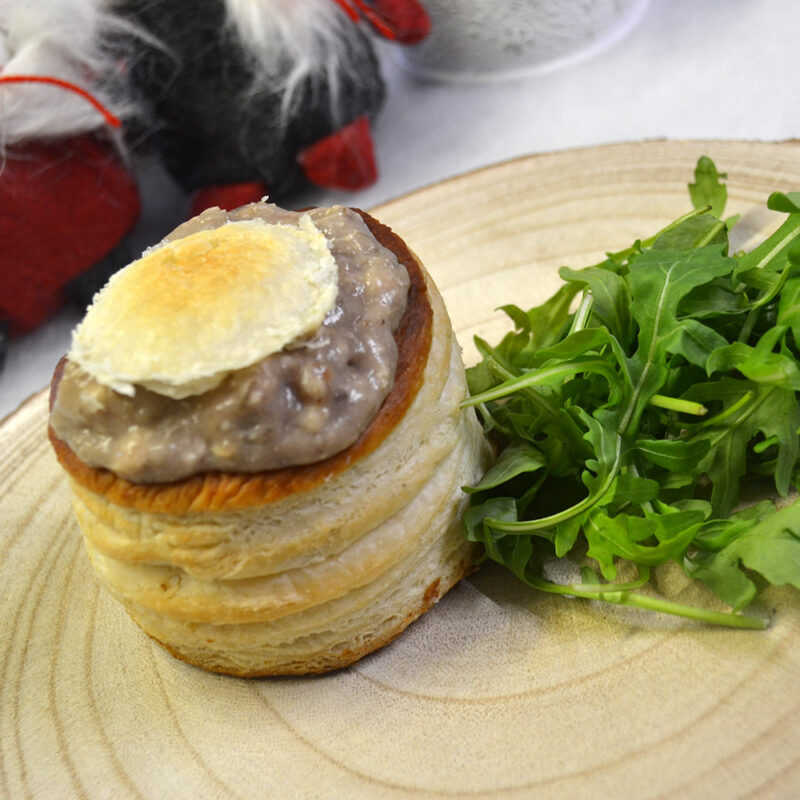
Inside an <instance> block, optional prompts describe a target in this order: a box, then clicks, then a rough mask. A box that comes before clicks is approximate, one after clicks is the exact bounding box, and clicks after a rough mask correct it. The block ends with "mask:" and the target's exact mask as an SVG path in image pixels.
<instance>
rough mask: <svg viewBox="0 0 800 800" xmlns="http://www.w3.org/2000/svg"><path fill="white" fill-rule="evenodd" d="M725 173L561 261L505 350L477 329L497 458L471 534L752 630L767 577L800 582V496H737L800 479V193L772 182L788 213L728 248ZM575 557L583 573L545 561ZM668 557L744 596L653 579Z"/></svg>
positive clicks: (479, 371) (550, 585)
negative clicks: (641, 234) (761, 237)
mask: <svg viewBox="0 0 800 800" xmlns="http://www.w3.org/2000/svg"><path fill="white" fill-rule="evenodd" d="M724 179H726V176H725V175H723V174H720V173H718V172H717V169H716V167H715V165H714V163H713V162H712V161H711V160H710V159H709V158H706V157H703V158H701V159H700V160H699V161H698V163H697V168H696V170H695V182H694V183H693V184H690V186H689V193H690V198H691V202H692V205H693V207H694V210H693V211H690V212H689V213H687V214H686V215H684V216H683V217H681V218H680V219H678V220H676V221H675V222H673V223H671V224H670V225H668V226H667V227H666V228H664V229H663V230H661V231H660V232H659V233H657V234H656V235H654V236H651V237H650V238H648V239H643V240H641V241H636V242H634V243H633V244H632V245H631V246H630V247H629V248H627V249H626V250H622V251H620V252H617V253H610V254H608V256H607V258H606V259H605V260H604V261H603V262H601V263H599V264H597V265H595V266H592V267H587V268H585V269H570V268H568V267H563V268H562V269H561V270H560V271H559V274H560V276H561V278H562V279H563V280H564V283H563V285H562V286H561V288H560V289H559V290H558V291H557V292H556V293H555V294H554V295H553V296H552V297H551V298H550V299H549V300H547V301H546V302H545V303H543V304H542V305H540V306H536V307H535V308H532V309H530V310H528V311H525V310H522V309H520V308H518V307H517V306H514V305H508V306H504V307H503V309H502V310H503V311H504V312H505V313H506V314H507V315H508V316H509V317H510V318H511V320H512V322H513V325H514V330H513V331H512V332H510V333H508V334H507V335H506V336H505V337H504V338H503V339H502V341H500V343H499V344H498V345H497V346H495V347H492V346H490V345H489V344H488V343H487V342H485V341H483V340H482V339H480V338H476V340H475V341H476V344H477V347H478V350H479V352H480V354H481V356H482V360H481V362H480V363H479V364H477V365H476V366H474V367H471V368H470V369H469V370H468V371H467V372H468V381H469V388H470V393H471V397H470V398H469V399H468V400H467V401H466V403H465V405H471V406H475V407H476V409H477V411H478V413H479V416H480V418H481V419H482V421H483V424H484V427H485V429H486V431H487V433H489V434H490V435H491V437H492V438H493V439H494V440H495V441H496V442H497V444H498V457H497V460H496V462H495V464H494V465H493V466H492V468H491V469H490V470H489V471H488V472H487V473H486V474H485V475H484V477H483V479H482V480H481V481H480V483H478V484H477V485H476V486H473V487H469V488H467V489H466V491H468V492H469V493H470V495H471V506H470V508H469V510H468V512H467V514H466V516H465V526H466V530H467V536H468V537H469V538H470V539H471V540H473V541H477V542H481V543H483V545H484V546H485V552H486V557H488V558H490V559H492V560H494V561H497V562H499V563H501V564H504V565H505V566H507V567H508V568H509V569H511V570H512V572H513V573H514V574H515V575H517V576H518V577H519V578H521V579H522V580H523V581H525V583H527V584H529V585H530V586H533V587H535V588H538V589H542V590H545V591H549V592H556V593H559V594H564V595H571V596H573V597H581V598H591V599H595V600H604V601H607V602H611V603H619V604H624V605H630V606H637V607H639V608H647V609H652V610H655V611H662V612H666V613H670V614H678V615H681V616H686V617H691V618H694V619H699V620H704V621H707V622H712V623H718V624H723V625H731V626H736V627H749V628H763V627H765V625H766V621H765V620H764V619H763V618H762V617H760V616H752V615H750V616H748V615H744V614H742V613H740V612H741V611H742V609H744V608H745V607H746V606H748V605H749V604H750V602H751V601H752V600H753V599H754V598H755V596H756V594H757V592H758V590H759V587H762V586H763V585H765V584H773V585H782V584H790V585H792V586H794V587H796V588H800V504H798V503H794V504H789V505H785V504H777V505H776V503H775V502H773V501H772V500H761V501H759V502H756V503H754V504H751V505H747V504H743V503H742V502H741V499H742V498H741V497H740V492H741V490H742V489H743V487H744V486H747V487H752V486H754V485H759V486H763V487H764V491H763V492H762V495H767V494H769V493H771V494H772V495H774V496H775V497H778V496H780V497H784V498H786V497H788V496H789V495H790V493H791V492H792V490H794V489H796V488H797V486H798V481H800V439H799V438H798V433H799V432H800V402H798V392H800V192H790V193H788V194H779V193H775V194H773V195H771V196H770V198H769V200H768V201H767V207H768V208H770V209H772V210H774V211H778V212H782V213H784V214H786V215H787V216H786V219H785V221H784V222H783V223H782V224H781V225H780V227H779V228H778V229H777V230H776V231H775V233H773V234H772V235H771V236H769V237H768V238H766V240H765V241H763V242H762V243H761V244H760V245H758V246H757V247H755V249H753V250H750V251H749V252H738V253H731V252H729V243H728V233H729V230H730V228H731V227H732V225H733V224H734V222H735V220H733V219H724V218H723V213H724V207H725V201H726V198H727V190H726V187H725V183H724ZM781 506H782V507H781ZM564 558H568V559H571V560H572V561H574V563H575V564H576V565H578V567H579V568H580V576H581V577H580V579H577V580H576V582H574V583H570V584H568V585H567V584H562V583H558V582H554V581H553V580H552V579H548V577H547V574H549V573H548V564H552V560H553V559H564ZM670 561H674V562H677V563H678V564H680V565H681V566H682V568H683V570H684V571H685V572H686V574H687V575H689V576H690V577H692V578H695V579H697V580H700V581H703V582H704V583H705V584H706V585H707V586H709V587H710V588H711V589H712V590H713V591H714V592H715V593H716V594H717V595H718V596H719V597H720V598H721V599H722V600H723V601H724V602H725V603H726V604H727V605H728V606H730V607H731V611H730V612H728V611H724V610H712V609H709V608H697V607H694V606H689V605H684V604H681V603H675V602H672V601H669V600H666V599H664V598H663V597H661V596H659V595H657V594H654V592H653V591H652V590H649V589H647V587H646V584H648V582H649V581H650V571H651V569H652V568H653V567H656V566H658V565H660V564H664V563H666V562H670ZM623 565H627V566H626V569H625V570H624V573H623V572H621V570H620V567H622V566H623ZM631 565H633V566H634V567H635V570H633V569H630V566H631ZM620 574H625V575H627V576H628V578H627V579H625V580H621V579H620V578H619V575H620ZM643 588H644V589H646V590H645V591H642V589H643Z"/></svg>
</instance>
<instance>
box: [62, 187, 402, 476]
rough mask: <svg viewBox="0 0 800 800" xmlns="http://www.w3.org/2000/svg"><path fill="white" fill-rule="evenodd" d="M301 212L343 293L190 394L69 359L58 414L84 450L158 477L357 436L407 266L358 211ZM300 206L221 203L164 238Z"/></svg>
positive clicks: (281, 461)
mask: <svg viewBox="0 0 800 800" xmlns="http://www.w3.org/2000/svg"><path fill="white" fill-rule="evenodd" d="M303 213H309V214H310V216H311V218H312V220H313V221H314V224H315V225H316V226H317V227H318V228H319V229H320V230H321V231H322V232H323V233H324V234H325V236H326V237H327V238H328V240H329V241H330V242H331V252H332V254H333V256H334V258H335V260H336V263H337V266H338V270H339V294H338V298H337V301H336V305H335V306H334V308H333V309H332V310H331V311H330V312H329V313H328V314H327V316H326V318H325V320H324V322H323V323H322V325H321V326H320V327H319V328H318V329H317V331H316V332H315V333H314V334H313V335H311V336H309V337H307V338H305V339H303V340H300V341H296V342H294V343H292V345H290V346H289V347H287V348H285V349H284V350H283V351H281V352H280V353H275V354H273V355H271V356H269V357H268V358H266V359H264V360H263V361H261V362H259V363H257V364H254V365H253V366H250V367H247V368H245V369H242V370H238V371H236V372H233V373H231V374H230V375H229V376H228V377H227V378H226V379H225V380H224V381H223V382H222V383H221V384H220V385H219V386H218V387H216V388H215V389H212V390H211V391H208V392H206V393H204V394H201V395H197V396H194V397H188V398H185V399H183V400H173V399H171V398H168V397H164V396H162V395H159V394H155V393H154V392H150V391H148V390H146V389H143V388H141V387H137V388H136V393H135V395H134V396H133V397H126V396H125V395H121V394H119V393H117V392H115V391H114V390H113V389H110V388H108V387H107V386H103V385H101V384H100V383H98V382H97V381H95V380H94V379H93V378H92V377H91V376H89V375H88V374H86V373H85V372H83V371H82V370H81V369H80V368H79V367H78V366H77V365H75V364H73V363H71V362H68V363H67V364H66V367H65V369H64V372H63V375H62V378H61V381H60V383H59V384H58V388H57V393H56V398H55V402H54V405H53V410H52V413H51V425H52V427H53V429H54V430H55V432H56V433H57V434H58V436H59V437H60V438H61V439H63V440H64V441H65V442H66V443H67V444H68V445H69V446H70V448H71V449H72V450H73V451H74V452H75V453H76V454H77V455H78V457H79V458H80V459H81V460H82V461H84V462H85V463H87V464H89V465H90V466H93V467H106V468H108V469H110V470H111V471H113V472H114V473H115V474H116V475H119V476H120V477H123V478H126V479H127V480H130V481H133V482H136V483H155V482H158V483H163V482H169V481H174V480H178V479H180V478H185V477H187V476H189V475H193V474H196V473H199V472H207V471H214V470H221V471H226V472H255V471H260V470H269V469H277V468H280V467H286V466H291V465H298V464H308V463H313V462H316V461H320V460H322V459H324V458H327V457H328V456H331V455H333V454H335V453H338V452H339V451H341V450H343V449H345V448H346V447H348V446H349V445H351V444H352V443H353V442H355V441H356V439H357V438H358V437H359V435H360V434H361V432H362V431H363V430H364V428H366V426H367V425H368V424H369V422H370V420H371V419H372V417H373V416H374V415H375V413H376V412H377V410H378V409H379V408H380V406H381V403H382V402H383V400H384V398H385V397H386V395H387V394H388V393H389V391H390V390H391V387H392V385H393V382H394V374H395V370H396V367H397V345H396V343H395V340H394V335H393V334H394V332H395V330H396V329H397V326H398V325H399V324H400V320H401V318H402V316H403V312H404V311H405V307H406V302H407V296H408V286H409V278H408V273H407V272H406V270H405V268H404V267H403V266H402V265H401V264H399V263H398V261H397V258H396V257H395V256H394V255H393V254H392V253H391V252H390V251H389V250H387V249H386V248H384V247H383V246H382V245H380V244H379V243H378V242H377V240H376V239H375V238H374V236H373V235H372V233H371V232H370V231H369V229H368V228H367V226H366V224H365V223H364V221H363V220H362V219H361V217H360V216H359V215H358V214H356V213H355V212H354V211H351V210H349V209H347V208H342V207H334V208H329V209H313V210H311V211H309V212H303ZM300 216H301V213H298V212H291V211H284V210H282V209H279V208H277V207H276V206H273V205H268V204H265V203H254V204H251V205H249V206H244V207H243V208H241V209H237V210H236V211H233V212H230V213H226V212H224V211H220V210H219V209H214V210H213V211H211V212H205V213H204V214H203V215H201V216H200V217H198V218H195V219H194V220H190V221H189V222H187V223H184V224H183V225H181V226H180V227H179V228H178V229H176V230H175V231H174V232H173V233H172V234H170V236H169V237H167V239H168V240H174V239H176V238H180V237H181V236H188V235H189V234H191V233H195V232H197V231H198V230H202V229H208V228H214V227H219V226H220V225H223V224H225V223H226V222H228V221H237V220H244V219H254V218H260V219H263V220H265V221H266V222H272V223H284V224H296V223H297V221H298V220H299V218H300Z"/></svg>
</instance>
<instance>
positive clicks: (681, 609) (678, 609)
mask: <svg viewBox="0 0 800 800" xmlns="http://www.w3.org/2000/svg"><path fill="white" fill-rule="evenodd" d="M615 595H616V596H615ZM597 599H598V600H604V601H605V602H607V603H617V604H619V605H626V606H633V607H634V608H643V609H646V610H647V611H658V612H660V613H662V614H672V615H673V616H677V617H686V618H687V619H694V620H698V621H699V622H708V623H710V624H712V625H727V626H728V627H729V628H748V629H750V630H764V629H765V628H766V627H767V624H768V623H767V621H766V620H764V619H759V618H758V617H748V616H745V615H744V614H733V613H730V612H728V611H712V610H711V609H707V608H697V606H689V605H685V604H683V603H673V602H672V601H671V600H664V599H663V598H660V597H650V596H648V595H644V594H636V593H634V592H618V593H611V595H610V596H608V597H604V596H603V595H602V594H601V595H600V596H599V597H598V598H597Z"/></svg>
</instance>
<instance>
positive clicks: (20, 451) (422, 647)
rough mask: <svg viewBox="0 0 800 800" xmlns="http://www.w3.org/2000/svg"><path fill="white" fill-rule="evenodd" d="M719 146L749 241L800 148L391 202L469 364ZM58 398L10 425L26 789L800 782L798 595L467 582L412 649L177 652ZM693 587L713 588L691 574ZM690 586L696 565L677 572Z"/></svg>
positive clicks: (577, 162)
mask: <svg viewBox="0 0 800 800" xmlns="http://www.w3.org/2000/svg"><path fill="white" fill-rule="evenodd" d="M701 154H708V155H710V156H711V157H712V158H714V160H715V161H716V163H717V166H718V167H719V168H720V169H721V170H724V171H726V172H727V173H728V175H729V190H730V199H729V208H728V210H729V212H730V213H741V214H742V220H741V222H740V224H739V226H738V228H737V233H736V235H737V237H738V239H737V241H738V242H739V243H740V244H742V245H744V246H747V244H748V242H749V241H752V240H753V239H755V238H758V237H759V236H760V235H761V234H763V232H764V231H766V230H768V229H772V228H773V227H774V226H775V225H776V224H777V222H778V220H779V217H778V215H773V214H771V213H769V212H766V211H764V210H761V209H763V205H764V201H765V200H766V197H767V196H768V194H769V193H770V192H771V191H774V190H784V191H786V190H797V189H800V143H797V142H788V143H780V144H770V143H743V142H716V141H715V142H645V143H639V144H620V145H613V146H606V147H598V148H591V149H585V150H578V151H567V152H559V153H552V154H547V155H538V156H533V157H528V158H522V159H519V160H516V161H512V162H509V163H505V164H500V165H498V166H494V167H490V168H487V169H483V170H480V171H477V172H473V173H470V174H467V175H464V176H461V177H458V178H455V179H452V180H449V181H446V182H444V183H441V184H437V185H434V186H430V187H428V188H426V189H423V190H421V191H418V192H415V193H414V194H411V195H408V196H406V197H402V198H400V199H398V200H395V201H393V202H390V203H387V204H385V205H384V206H382V207H380V208H378V209H375V210H374V213H375V215H376V216H377V217H378V218H379V219H381V220H382V221H384V222H386V223H388V224H389V225H391V226H392V227H394V228H395V230H396V231H397V232H398V233H400V234H401V235H402V236H403V237H404V238H405V239H406V241H407V242H408V244H409V245H410V246H411V247H412V248H413V249H414V250H415V251H416V252H417V253H418V254H419V256H420V257H421V258H422V260H423V261H424V262H425V263H426V264H427V266H428V268H429V269H430V271H431V272H432V274H433V276H434V278H435V279H436V281H437V282H438V284H439V286H440V288H441V289H442V291H443V294H444V296H445V300H446V301H447V305H448V307H449V309H450V312H451V315H452V318H453V322H454V326H455V328H456V331H457V333H458V336H459V339H460V341H461V342H462V344H463V346H464V349H465V356H466V358H467V360H468V361H469V360H472V359H473V358H474V350H473V348H472V345H471V339H472V336H473V335H474V334H476V333H478V334H480V335H482V336H485V337H488V338H489V339H490V340H494V339H496V338H497V337H498V336H500V335H501V334H502V333H503V332H504V331H505V330H506V323H505V321H504V320H503V317H502V315H500V314H498V313H496V312H494V310H493V309H495V308H496V307H497V306H499V305H502V304H504V303H508V302H515V303H517V304H519V305H522V306H526V305H532V304H533V303H535V302H537V301H539V300H541V299H542V298H543V297H544V296H546V295H547V294H548V293H550V292H551V291H552V289H553V288H554V286H555V285H556V282H557V277H556V273H555V270H556V268H557V267H558V266H560V265H562V264H570V265H571V266H576V267H577V266H584V265H586V264H589V263H593V262H594V261H597V260H599V259H600V258H601V257H602V254H603V252H604V251H606V250H612V249H616V248H619V247H623V246H626V245H628V244H629V243H630V242H631V241H632V240H633V239H634V238H636V237H638V236H643V235H647V234H649V233H651V232H654V231H655V230H657V229H658V228H659V227H660V226H661V225H662V224H664V223H666V222H668V221H670V220H671V219H673V218H674V217H676V216H678V215H679V214H680V213H682V212H683V211H685V210H687V209H688V199H687V193H686V188H685V187H686V183H687V182H688V181H689V180H690V179H691V176H692V170H693V167H694V163H695V161H696V159H697V158H698V156H700V155H701ZM45 426H46V400H45V395H44V394H41V395H38V396H36V397H34V398H32V399H31V400H30V401H28V402H27V403H26V404H25V405H23V407H22V408H20V409H19V410H18V411H17V412H16V413H15V414H13V415H12V416H11V417H9V418H7V419H6V420H5V422H4V423H3V424H2V425H0V642H1V643H2V648H1V649H0V675H2V683H0V755H1V756H2V758H1V759H0V795H2V796H3V797H9V798H18V797H27V796H35V797H46V798H61V797H64V798H66V797H69V798H81V797H86V798H101V797H102V798H106V797H114V798H164V797H171V798H179V797H192V798H254V797H275V798H296V797H303V798H305V797H307V798H360V797H366V798H410V797H420V798H453V797H476V798H478V797H480V798H485V797H498V798H523V797H524V798H548V800H550V799H551V798H556V799H557V798H595V797H636V798H639V799H640V800H641V799H643V798H657V797H663V798H667V797H670V798H672V797H681V798H686V797H688V798H726V800H727V798H734V797H741V798H744V797H747V798H756V797H765V798H766V797H769V798H774V797H781V798H788V797H797V796H800V689H799V688H798V686H800V595H798V593H797V592H794V591H793V590H785V589H772V590H769V592H767V593H766V595H765V598H764V608H763V610H764V611H766V612H767V613H769V614H770V615H771V618H772V624H771V626H770V628H769V629H768V630H766V631H764V632H739V631H736V632H733V631H729V630H721V629H715V628H709V627H703V626H700V625H696V624H693V623H689V622H685V621H682V620H674V619H664V618H658V617H654V616H651V615H648V614H647V613H645V612H641V613H640V612H634V611H632V610H629V609H619V608H615V607H600V606H597V605H593V604H587V603H582V602H580V601H569V600H565V599H562V598H555V597H550V596H546V595H542V594H538V593H536V592H533V591H528V590H526V589H525V588H524V587H522V586H520V585H519V584H518V583H517V582H516V581H515V580H514V579H513V578H512V577H511V576H510V575H508V574H506V573H503V572H502V571H500V570H499V569H493V568H491V567H489V568H483V569H482V570H481V571H479V572H478V573H477V574H476V575H475V576H473V577H472V578H471V579H470V580H468V581H464V582H462V583H461V584H460V585H459V586H458V587H457V588H456V589H455V590H453V592H451V593H450V594H449V595H448V596H447V597H445V598H444V599H443V600H442V601H441V602H440V604H439V605H438V606H437V607H436V608H435V609H434V610H433V611H432V612H431V613H429V614H428V615H426V616H425V617H424V618H422V619H421V620H419V621H418V622H417V623H415V624H414V625H413V626H412V627H411V628H409V629H408V630H407V631H406V633H405V634H404V635H403V636H402V637H400V639H398V640H397V641H396V642H395V643H394V644H392V645H391V646H390V647H388V648H385V649H384V650H382V651H380V652H379V653H376V654H374V655H373V656H370V657H368V658H366V659H364V660H363V661H361V662H360V663H358V664H357V665H355V666H354V667H352V668H350V669H348V670H345V671H342V672H339V673H336V674H332V675H328V676H324V677H319V678H312V679H281V680H258V681H246V680H239V679H234V678H228V677H223V676H218V675H212V674H206V673H204V672H201V671H199V670H196V669H193V668H192V667H189V666H186V665H185V664H182V663H180V662H178V661H175V660H173V659H172V658H171V657H170V656H168V655H167V654H166V653H165V652H164V651H162V650H161V649H160V648H159V647H158V646H157V645H155V644H153V643H152V642H151V641H150V640H148V639H147V637H145V636H144V634H142V633H141V632H140V631H139V630H138V629H137V628H136V627H135V626H134V624H133V623H132V622H131V621H130V620H129V619H128V618H127V616H126V615H125V613H124V612H123V611H122V610H121V609H120V608H119V607H118V606H117V605H116V603H115V602H114V601H112V600H111V599H109V598H108V597H107V596H106V595H105V593H104V592H102V591H101V590H100V589H99V588H98V586H97V584H96V583H95V581H94V579H93V577H92V574H91V572H90V569H89V566H88V564H87V561H86V558H85V556H84V553H83V549H82V544H81V541H80V537H79V534H78V530H77V528H76V525H75V523H74V521H73V519H72V516H71V510H70V505H69V497H68V492H67V487H66V482H65V480H64V478H63V477H62V475H61V473H60V471H59V468H58V467H57V465H56V463H55V460H54V458H53V456H52V455H51V452H50V449H49V445H48V444H47V442H46V439H45ZM670 580H673V584H672V587H671V588H672V591H677V593H678V594H680V595H682V596H683V597H684V599H691V595H692V593H693V592H694V591H696V590H695V589H694V588H693V587H692V586H689V585H682V584H680V578H679V577H675V576H671V578H670ZM675 581H677V583H674V582H675Z"/></svg>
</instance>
